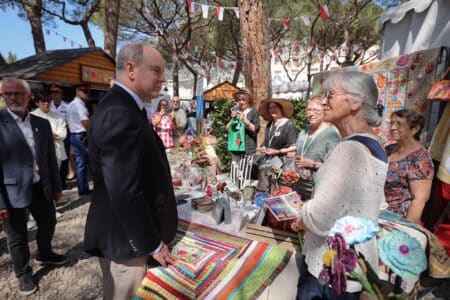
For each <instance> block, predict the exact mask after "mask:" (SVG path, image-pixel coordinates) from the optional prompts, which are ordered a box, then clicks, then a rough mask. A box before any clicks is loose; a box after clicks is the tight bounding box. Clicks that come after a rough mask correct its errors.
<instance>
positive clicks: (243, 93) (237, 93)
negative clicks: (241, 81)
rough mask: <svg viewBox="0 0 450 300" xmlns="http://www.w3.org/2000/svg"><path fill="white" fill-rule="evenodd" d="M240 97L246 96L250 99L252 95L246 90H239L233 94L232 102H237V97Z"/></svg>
mask: <svg viewBox="0 0 450 300" xmlns="http://www.w3.org/2000/svg"><path fill="white" fill-rule="evenodd" d="M240 95H246V96H248V97H249V98H252V94H251V93H250V91H249V90H248V89H247V88H240V89H239V91H237V92H236V93H233V98H234V100H235V101H237V100H238V97H239V96H240Z"/></svg>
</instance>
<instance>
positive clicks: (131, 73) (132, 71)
mask: <svg viewBox="0 0 450 300" xmlns="http://www.w3.org/2000/svg"><path fill="white" fill-rule="evenodd" d="M125 72H127V74H128V77H129V79H130V80H131V81H134V80H135V79H136V68H135V66H134V64H133V63H132V62H131V61H127V62H126V63H125Z"/></svg>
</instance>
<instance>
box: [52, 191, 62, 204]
mask: <svg viewBox="0 0 450 300" xmlns="http://www.w3.org/2000/svg"><path fill="white" fill-rule="evenodd" d="M53 199H55V202H58V201H59V200H60V199H61V192H59V193H54V194H53Z"/></svg>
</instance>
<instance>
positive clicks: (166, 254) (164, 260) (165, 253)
mask: <svg viewBox="0 0 450 300" xmlns="http://www.w3.org/2000/svg"><path fill="white" fill-rule="evenodd" d="M152 256H153V258H154V259H155V260H156V261H157V262H159V264H160V265H161V266H163V267H164V268H167V265H169V264H173V263H175V260H176V258H175V257H174V256H173V255H172V253H170V251H169V247H167V245H166V244H163V246H162V248H161V250H160V251H159V252H157V253H155V254H153V255H152Z"/></svg>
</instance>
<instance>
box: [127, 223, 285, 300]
mask: <svg viewBox="0 0 450 300" xmlns="http://www.w3.org/2000/svg"><path fill="white" fill-rule="evenodd" d="M172 253H173V254H174V255H175V256H176V257H177V263H176V264H175V265H172V266H170V267H168V268H162V267H158V268H153V269H151V270H150V271H149V272H147V274H146V276H145V278H144V279H143V281H142V283H141V285H140V287H139V288H138V290H137V291H136V294H135V296H134V299H253V298H256V297H257V296H258V295H259V294H260V293H261V292H262V291H263V290H264V289H265V288H266V287H267V285H269V284H270V283H271V282H272V281H273V279H274V278H275V277H276V276H277V275H278V274H279V273H280V272H281V270H283V268H284V267H285V266H286V264H287V262H288V260H289V258H290V256H291V254H292V253H291V252H290V251H288V250H286V249H284V248H281V247H278V246H273V245H270V244H268V243H264V242H257V241H252V240H249V239H246V238H241V237H237V236H234V235H230V234H227V233H224V232H221V231H217V230H215V229H212V228H209V227H206V226H203V225H199V224H195V223H189V222H186V221H184V220H180V221H179V226H178V232H177V236H176V238H175V241H174V243H173V245H172Z"/></svg>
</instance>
